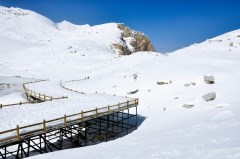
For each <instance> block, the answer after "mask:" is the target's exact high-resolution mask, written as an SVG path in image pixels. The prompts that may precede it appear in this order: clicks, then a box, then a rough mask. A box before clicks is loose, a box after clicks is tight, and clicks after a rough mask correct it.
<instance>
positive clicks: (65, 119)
mask: <svg viewBox="0 0 240 159" xmlns="http://www.w3.org/2000/svg"><path fill="white" fill-rule="evenodd" d="M64 125H65V126H66V125H67V116H66V114H65V115H64Z"/></svg>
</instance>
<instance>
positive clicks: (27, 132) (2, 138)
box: [0, 99, 138, 146]
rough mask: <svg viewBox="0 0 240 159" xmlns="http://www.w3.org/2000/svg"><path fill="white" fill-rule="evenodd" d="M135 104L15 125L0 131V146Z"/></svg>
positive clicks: (131, 102)
mask: <svg viewBox="0 0 240 159" xmlns="http://www.w3.org/2000/svg"><path fill="white" fill-rule="evenodd" d="M137 106H138V99H133V100H130V101H127V102H123V103H119V104H116V105H112V106H107V107H102V108H96V109H93V110H88V111H81V112H80V113H76V114H72V115H64V116H63V117H60V118H56V119H52V120H48V121H47V120H43V121H42V122H39V123H35V124H31V125H27V126H21V127H20V126H19V125H17V126H16V128H14V129H10V130H6V131H3V132H0V146H1V145H3V144H4V143H9V142H10V143H11V142H16V141H19V140H21V139H24V138H26V137H30V136H36V135H39V134H44V133H47V132H49V131H54V130H58V129H59V128H63V127H66V126H68V125H73V124H75V123H80V122H83V121H86V120H89V119H93V118H98V117H101V116H104V115H107V114H111V113H114V112H119V111H123V110H125V109H129V108H131V107H137Z"/></svg>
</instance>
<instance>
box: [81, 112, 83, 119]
mask: <svg viewBox="0 0 240 159" xmlns="http://www.w3.org/2000/svg"><path fill="white" fill-rule="evenodd" d="M81 120H83V111H82V112H81Z"/></svg>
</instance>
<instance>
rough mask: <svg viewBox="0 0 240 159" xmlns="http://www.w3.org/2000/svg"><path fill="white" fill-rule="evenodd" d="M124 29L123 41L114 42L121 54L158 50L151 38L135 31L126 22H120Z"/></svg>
mask: <svg viewBox="0 0 240 159" xmlns="http://www.w3.org/2000/svg"><path fill="white" fill-rule="evenodd" d="M118 28H119V29H120V30H121V31H122V34H121V41H120V42H119V43H114V44H113V47H114V48H115V49H117V50H118V52H119V54H120V55H130V54H132V53H135V52H138V51H156V50H155V48H154V46H153V44H152V43H151V41H150V40H149V38H148V37H147V36H146V35H144V34H143V33H141V32H137V31H134V30H132V29H130V28H129V27H126V26H125V25H124V24H118Z"/></svg>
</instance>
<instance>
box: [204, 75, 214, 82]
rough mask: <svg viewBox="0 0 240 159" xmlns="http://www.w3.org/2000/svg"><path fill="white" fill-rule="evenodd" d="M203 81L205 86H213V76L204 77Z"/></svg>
mask: <svg viewBox="0 0 240 159" xmlns="http://www.w3.org/2000/svg"><path fill="white" fill-rule="evenodd" d="M204 81H205V82H206V83H207V84H213V83H214V82H215V78H214V76H213V75H204Z"/></svg>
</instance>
